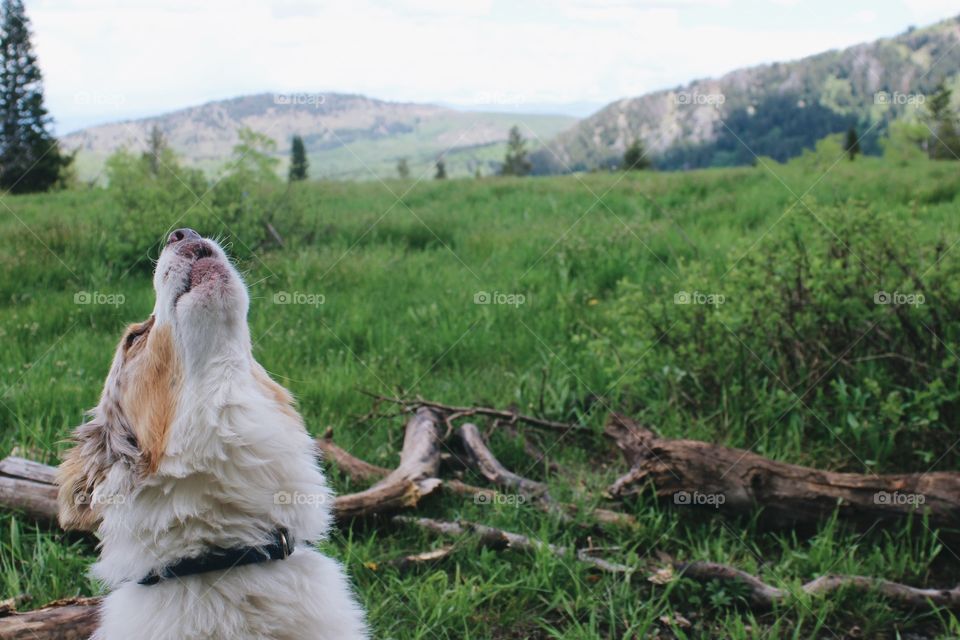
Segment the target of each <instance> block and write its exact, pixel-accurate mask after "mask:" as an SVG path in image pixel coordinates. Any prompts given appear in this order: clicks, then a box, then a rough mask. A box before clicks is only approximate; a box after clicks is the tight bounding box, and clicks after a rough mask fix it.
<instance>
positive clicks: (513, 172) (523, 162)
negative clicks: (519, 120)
mask: <svg viewBox="0 0 960 640" xmlns="http://www.w3.org/2000/svg"><path fill="white" fill-rule="evenodd" d="M526 146H527V142H526V140H524V139H523V135H521V133H520V127H517V126H513V127H511V128H510V135H509V137H508V138H507V155H506V156H505V157H504V158H503V166H502V167H500V175H502V176H525V175H527V174H528V173H530V169H531V168H533V165H531V164H530V161H529V160H528V159H527V148H526Z"/></svg>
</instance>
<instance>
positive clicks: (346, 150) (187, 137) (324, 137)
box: [61, 93, 575, 180]
mask: <svg viewBox="0 0 960 640" xmlns="http://www.w3.org/2000/svg"><path fill="white" fill-rule="evenodd" d="M573 122H575V119H574V118H572V117H569V116H561V115H540V114H527V113H524V114H511V113H485V112H478V111H456V110H453V109H448V108H444V107H438V106H435V105H428V104H414V103H398V102H387V101H383V100H375V99H372V98H367V97H364V96H359V95H345V94H335V93H328V94H308V93H300V94H272V93H262V94H257V95H250V96H242V97H238V98H232V99H229V100H219V101H215V102H208V103H206V104H203V105H200V106H196V107H189V108H186V109H181V110H179V111H174V112H172V113H167V114H163V115H159V116H155V117H150V118H142V119H139V120H130V121H126V122H117V123H111V124H104V125H99V126H95V127H90V128H87V129H82V130H80V131H76V132H74V133H71V134H69V135H66V136H64V137H62V138H61V142H62V144H63V146H64V147H65V148H66V149H69V150H76V151H77V168H78V173H79V175H80V177H81V179H85V180H91V179H96V178H97V177H98V176H100V174H101V172H102V169H103V164H104V161H105V160H106V158H107V157H109V155H110V154H111V153H113V152H114V151H116V150H117V149H119V148H121V147H126V148H128V149H130V150H133V151H140V150H143V149H144V148H145V145H146V140H147V138H148V135H149V133H150V130H151V129H152V128H153V127H154V126H157V127H159V128H160V130H161V131H162V132H163V134H164V137H165V138H166V139H167V141H168V143H169V144H170V146H171V147H172V148H173V149H174V150H175V151H176V152H177V153H178V154H179V155H180V156H181V157H182V158H183V159H184V161H185V163H186V164H187V165H189V166H195V167H199V168H202V169H204V170H205V171H207V172H208V173H210V174H216V173H217V172H218V170H219V169H221V168H222V167H223V166H224V165H225V163H226V162H227V161H228V160H229V158H230V155H231V153H232V150H233V147H234V145H235V144H237V142H238V136H237V132H238V131H239V130H240V129H242V128H243V127H250V128H252V129H254V130H256V131H259V132H261V133H264V134H266V135H268V136H270V137H271V138H273V139H274V140H275V141H276V142H277V151H276V155H277V157H278V158H281V159H282V160H283V161H284V163H285V162H286V161H287V156H288V155H289V149H290V139H291V137H292V136H293V135H300V136H302V137H303V139H304V143H305V145H306V148H307V157H308V159H309V162H310V175H311V177H313V178H338V179H369V178H373V177H381V178H382V177H396V175H397V170H396V165H397V162H398V161H399V159H400V158H407V160H408V164H409V166H410V170H411V174H412V175H413V176H415V177H416V176H419V175H420V174H421V173H424V172H429V174H430V175H431V176H432V175H433V164H434V162H435V161H436V158H437V157H438V156H439V155H440V154H443V155H444V158H445V162H446V168H447V173H448V174H449V175H453V176H456V175H458V174H460V175H464V174H470V175H473V174H474V172H475V171H477V170H479V171H481V172H482V173H483V174H485V175H489V174H491V173H493V172H494V171H496V168H497V166H498V165H499V163H500V161H501V160H502V158H503V155H504V151H505V149H506V145H505V140H506V139H507V133H508V131H509V129H510V127H512V126H513V125H518V126H520V128H521V130H522V131H524V135H525V136H526V137H527V138H528V139H530V140H531V149H532V148H533V147H534V143H536V141H537V140H539V139H548V138H550V137H552V136H554V135H556V134H557V133H559V132H560V131H562V130H563V129H566V128H567V127H569V126H570V125H571V124H572V123H573ZM284 166H285V165H284Z"/></svg>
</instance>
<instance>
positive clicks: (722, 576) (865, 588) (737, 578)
mask: <svg viewBox="0 0 960 640" xmlns="http://www.w3.org/2000/svg"><path fill="white" fill-rule="evenodd" d="M674 569H675V570H676V571H677V572H678V573H679V574H681V575H683V576H685V577H688V578H692V579H694V580H696V581H697V582H708V581H710V580H720V581H725V582H735V583H738V584H741V585H744V586H746V587H747V599H748V601H749V603H750V605H751V606H752V607H754V608H756V609H771V608H773V607H774V605H776V604H777V603H780V602H783V601H784V600H786V599H787V598H789V597H790V592H789V591H787V590H785V589H780V588H777V587H774V586H772V585H769V584H767V583H765V582H764V581H763V580H761V579H760V578H758V577H756V576H754V575H751V574H749V573H747V572H745V571H741V570H740V569H736V568H734V567H731V566H728V565H724V564H717V563H715V562H700V561H698V562H691V563H688V564H683V563H675V564H674ZM800 589H801V591H803V592H804V593H806V594H808V595H811V596H818V597H824V596H827V595H830V594H832V593H833V592H835V591H841V590H845V589H851V590H853V591H857V592H862V593H865V594H866V593H872V592H877V593H879V594H880V595H881V596H883V597H884V598H886V599H887V600H888V601H890V602H891V603H893V604H895V605H897V606H900V607H905V608H909V609H920V608H927V607H930V606H934V607H946V608H948V609H951V610H954V611H957V610H960V587H954V588H953V589H921V588H917V587H910V586H907V585H905V584H900V583H898V582H890V581H889V580H882V579H878V578H870V577H866V576H846V575H836V574H828V575H824V576H820V577H819V578H816V579H815V580H811V581H810V582H807V583H806V584H804V585H803V586H801V587H800Z"/></svg>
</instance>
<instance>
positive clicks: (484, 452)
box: [458, 422, 636, 526]
mask: <svg viewBox="0 0 960 640" xmlns="http://www.w3.org/2000/svg"><path fill="white" fill-rule="evenodd" d="M458 433H459V435H460V441H461V442H462V443H463V448H464V450H465V451H466V452H467V458H468V460H469V462H470V464H471V465H472V466H473V468H474V469H476V470H477V472H479V473H480V475H482V476H483V477H484V478H486V479H487V480H489V481H490V482H492V483H494V484H495V485H497V486H498V487H501V488H504V489H507V490H514V491H517V492H519V493H520V494H521V495H523V496H524V497H529V498H533V499H534V505H535V506H537V507H538V508H540V509H541V510H543V511H547V512H550V513H557V514H559V515H560V517H561V518H563V519H564V520H566V519H569V518H570V517H573V516H576V515H577V513H578V512H579V511H580V509H579V508H578V507H577V506H576V505H573V504H559V503H557V502H555V501H554V500H553V498H552V497H551V496H550V493H549V491H548V490H547V485H545V484H543V483H542V482H537V481H535V480H530V479H529V478H524V477H523V476H521V475H518V474H516V473H514V472H512V471H510V470H509V469H507V468H506V467H504V466H503V464H502V463H501V462H500V461H499V460H498V459H497V457H496V456H495V455H493V452H492V451H490V449H489V447H487V444H486V443H485V442H484V441H483V436H482V435H481V434H480V429H478V428H477V426H476V425H474V424H472V423H469V422H468V423H466V424H464V425H463V426H461V427H460V429H459V431H458ZM488 498H489V496H488ZM590 516H591V518H592V519H593V520H596V521H597V522H599V523H601V524H608V525H616V526H632V525H634V524H636V518H634V517H633V516H631V515H628V514H626V513H619V512H617V511H611V510H609V509H591V510H590Z"/></svg>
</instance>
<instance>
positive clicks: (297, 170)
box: [289, 136, 310, 182]
mask: <svg viewBox="0 0 960 640" xmlns="http://www.w3.org/2000/svg"><path fill="white" fill-rule="evenodd" d="M309 166H310V163H308V162H307V150H306V148H305V147H304V146H303V138H301V137H300V136H293V144H292V145H291V146H290V174H289V178H290V182H296V181H297V180H306V179H307V168H308V167H309Z"/></svg>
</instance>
